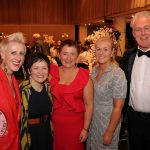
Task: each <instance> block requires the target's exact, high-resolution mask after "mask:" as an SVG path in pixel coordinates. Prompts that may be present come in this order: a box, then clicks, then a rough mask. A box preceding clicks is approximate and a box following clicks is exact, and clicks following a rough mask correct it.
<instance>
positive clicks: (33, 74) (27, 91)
mask: <svg viewBox="0 0 150 150" xmlns="http://www.w3.org/2000/svg"><path fill="white" fill-rule="evenodd" d="M49 67H50V62H49V59H48V57H47V56H46V55H44V54H42V53H33V54H31V55H30V57H29V58H28V60H27V70H28V73H29V79H26V80H24V81H22V83H20V94H21V100H22V109H21V131H20V138H21V149H22V150H24V149H29V150H42V149H43V150H49V149H51V150H52V143H53V141H52V128H51V124H50V121H51V111H52V101H51V96H50V91H49V83H48V82H47V78H48V75H49Z"/></svg>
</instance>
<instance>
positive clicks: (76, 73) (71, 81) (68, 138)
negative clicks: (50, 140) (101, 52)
mask: <svg viewBox="0 0 150 150" xmlns="http://www.w3.org/2000/svg"><path fill="white" fill-rule="evenodd" d="M59 50H60V51H59V56H60V60H61V63H62V66H60V67H58V66H54V65H53V66H51V69H50V77H51V79H50V83H51V92H52V99H53V113H52V122H53V133H54V150H84V149H85V147H84V142H85V141H86V139H87V137H88V129H89V125H90V122H91V117H92V112H93V84H92V81H91V79H90V77H89V72H88V70H85V69H83V68H78V67H76V65H75V64H76V60H77V57H78V54H79V48H78V45H77V43H76V42H74V41H73V40H65V41H64V42H63V43H61V45H60V49H59Z"/></svg>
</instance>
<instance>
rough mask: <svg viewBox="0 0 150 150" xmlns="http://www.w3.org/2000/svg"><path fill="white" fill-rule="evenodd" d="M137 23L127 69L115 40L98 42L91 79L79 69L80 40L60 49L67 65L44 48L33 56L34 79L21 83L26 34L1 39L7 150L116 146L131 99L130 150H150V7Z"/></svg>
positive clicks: (1, 118)
mask: <svg viewBox="0 0 150 150" xmlns="http://www.w3.org/2000/svg"><path fill="white" fill-rule="evenodd" d="M131 27H132V29H133V35H134V37H135V39H136V41H137V44H138V47H137V48H134V49H132V50H129V51H126V52H125V54H124V57H123V60H122V62H121V64H120V66H121V68H122V69H123V70H122V69H121V68H120V67H119V66H118V65H117V64H116V62H115V61H114V48H113V42H112V40H111V39H110V38H108V37H102V38H100V39H98V40H97V41H96V43H95V53H96V59H97V62H98V63H97V65H96V66H94V68H93V69H92V74H91V76H90V75H89V71H88V70H86V69H83V68H79V67H77V66H76V60H77V58H78V55H79V47H78V45H77V43H76V42H75V41H73V40H65V41H63V42H62V43H61V45H60V47H59V58H60V60H61V64H62V65H61V66H56V65H52V64H51V65H50V62H49V59H48V57H47V56H45V55H44V54H42V53H34V54H31V55H30V57H29V58H27V59H28V60H27V64H26V65H27V66H26V68H27V70H26V71H27V72H28V78H27V79H25V80H24V81H22V82H21V83H20V87H19V86H18V83H17V80H16V79H15V77H14V75H13V73H14V72H16V71H18V70H19V68H20V67H21V66H22V64H23V62H24V56H25V54H26V47H25V38H24V36H23V34H22V33H20V32H17V33H13V34H11V35H9V36H8V37H6V38H5V39H3V41H2V42H1V43H0V56H1V60H2V62H1V64H0V148H1V150H10V149H12V150H19V149H23V150H28V149H29V150H38V149H39V150H41V149H44V150H47V149H54V150H85V149H87V150H105V149H107V150H117V149H118V142H119V133H120V127H121V115H122V108H123V106H124V107H126V102H128V101H129V103H128V107H127V110H126V111H125V112H127V118H128V132H129V144H130V148H131V150H141V149H143V150H148V149H150V144H149V141H150V129H149V125H150V105H149V103H150V101H149V87H150V83H149V80H148V77H149V74H150V69H149V67H148V66H149V64H150V59H149V57H150V12H148V11H143V12H139V13H137V14H136V15H135V16H134V18H133V20H132V22H131ZM139 49H140V50H139ZM126 79H127V80H126ZM126 93H127V96H126ZM125 98H126V101H125ZM124 101H125V105H124ZM124 115H125V114H124ZM85 141H86V144H85ZM85 147H86V148H85Z"/></svg>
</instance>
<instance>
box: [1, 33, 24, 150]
mask: <svg viewBox="0 0 150 150" xmlns="http://www.w3.org/2000/svg"><path fill="white" fill-rule="evenodd" d="M24 43H25V38H24V36H23V34H22V33H20V32H17V33H13V34H11V35H9V36H8V37H6V38H5V39H3V40H2V42H1V43H0V56H1V64H0V149H1V150H10V149H12V150H18V149H19V120H20V96H19V88H18V83H17V81H16V79H15V77H14V75H13V72H15V71H18V70H19V68H20V66H21V65H22V64H23V62H24V56H25V52H26V47H25V44H24Z"/></svg>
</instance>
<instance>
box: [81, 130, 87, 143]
mask: <svg viewBox="0 0 150 150" xmlns="http://www.w3.org/2000/svg"><path fill="white" fill-rule="evenodd" d="M87 138H88V131H86V130H85V129H82V131H81V133H80V139H79V140H80V142H81V143H82V142H85V141H86V140H87Z"/></svg>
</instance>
